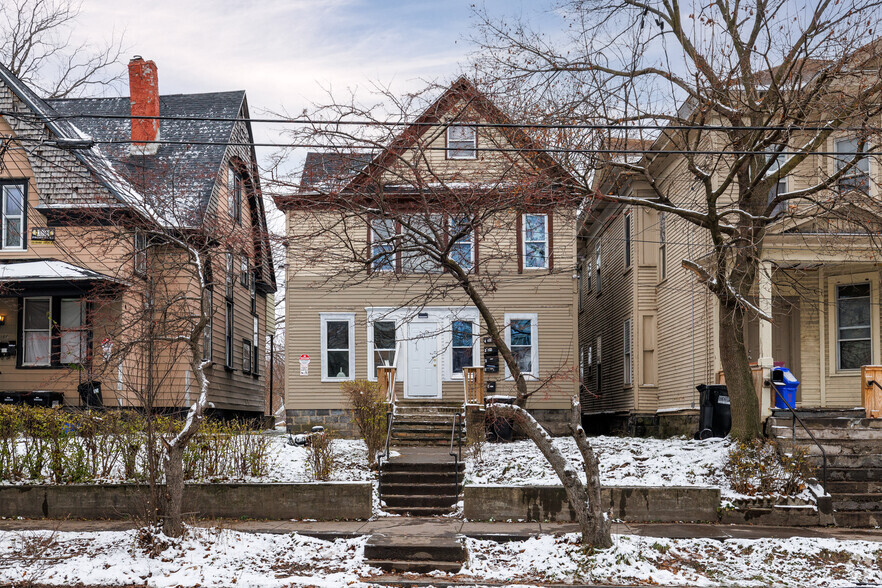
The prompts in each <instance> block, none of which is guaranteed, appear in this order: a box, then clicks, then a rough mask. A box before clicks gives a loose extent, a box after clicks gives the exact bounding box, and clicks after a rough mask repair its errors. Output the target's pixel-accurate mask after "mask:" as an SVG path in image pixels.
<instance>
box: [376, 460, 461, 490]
mask: <svg viewBox="0 0 882 588" xmlns="http://www.w3.org/2000/svg"><path fill="white" fill-rule="evenodd" d="M452 469H453V468H452V467H451V471H450V472H446V473H445V472H387V471H385V470H386V466H385V465H384V466H383V472H382V474H380V478H381V483H382V484H383V486H384V487H385V486H391V485H395V484H406V485H408V486H422V485H427V486H443V485H445V484H446V485H449V486H451V487H452V486H453V484H454V483H455V482H459V483H460V484H461V483H462V479H463V474H462V473H460V474H458V475H457V476H456V477H455V478H454V475H453V471H452ZM393 487H394V486H393ZM392 489H393V488H390V489H389V490H390V492H391V491H392ZM384 491H385V490H384Z"/></svg>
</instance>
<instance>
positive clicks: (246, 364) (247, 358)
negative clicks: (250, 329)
mask: <svg viewBox="0 0 882 588" xmlns="http://www.w3.org/2000/svg"><path fill="white" fill-rule="evenodd" d="M242 373H243V374H250V373H251V340H250V339H242Z"/></svg>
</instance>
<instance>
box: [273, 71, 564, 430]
mask: <svg viewBox="0 0 882 588" xmlns="http://www.w3.org/2000/svg"><path fill="white" fill-rule="evenodd" d="M463 122H469V123H477V124H483V123H492V124H498V125H499V126H498V127H481V126H477V127H475V126H466V125H463ZM457 123H459V124H457ZM506 123H509V124H510V120H509V119H508V118H507V117H506V116H505V115H504V114H503V113H502V112H501V111H500V110H499V109H498V108H497V107H496V106H494V105H493V104H492V103H491V102H490V101H489V100H488V99H487V98H486V97H485V96H484V95H482V94H481V93H480V92H479V91H478V90H476V89H475V87H474V86H473V85H472V84H471V82H469V81H468V80H467V79H465V78H460V79H459V80H457V81H456V82H455V83H454V84H453V85H452V86H450V88H449V89H447V90H446V91H445V92H443V94H442V95H441V96H440V97H439V98H438V99H437V101H435V102H434V103H433V104H432V105H431V106H429V108H427V109H426V110H425V112H424V113H423V114H422V116H420V117H418V118H417V119H415V121H414V123H413V125H412V126H406V127H405V128H404V129H402V130H401V131H400V133H399V134H398V135H397V138H396V139H394V140H393V141H392V142H391V144H390V146H389V147H387V148H385V149H381V150H379V151H378V152H375V153H371V154H365V153H356V154H351V153H349V154H344V153H310V154H309V155H308V157H307V159H306V163H305V169H304V173H303V177H302V189H301V191H300V192H299V193H297V194H292V195H290V196H284V197H276V203H277V205H278V206H279V208H280V209H282V210H284V211H285V212H286V215H287V226H288V228H287V235H288V240H289V251H288V260H287V268H288V269H287V277H286V286H285V287H286V289H287V292H286V304H287V308H286V316H287V321H286V336H285V341H286V356H287V357H288V358H289V361H288V369H287V382H286V386H285V395H286V397H285V408H286V411H287V426H288V430H289V431H301V430H304V429H307V428H308V427H310V426H312V425H328V426H330V427H332V428H333V429H335V430H337V431H338V432H341V433H344V434H351V432H352V429H351V427H352V425H351V422H350V421H351V414H350V413H349V411H348V407H347V402H346V400H345V398H344V396H343V394H342V393H341V391H340V387H341V384H342V383H344V382H347V381H351V380H355V379H369V380H376V378H377V374H376V367H377V366H378V365H380V364H381V363H395V364H396V367H397V381H398V384H397V387H398V395H399V396H398V398H399V399H400V400H401V401H403V402H405V403H409V404H424V405H428V406H432V405H439V404H447V405H454V406H455V405H459V406H462V403H463V400H464V389H463V368H464V367H468V366H482V365H483V364H484V362H485V360H484V359H483V358H484V352H485V348H486V347H487V344H486V342H484V341H483V338H484V336H486V328H487V325H486V324H485V321H484V320H483V319H482V318H481V315H480V313H479V311H478V308H476V306H475V304H473V303H472V301H470V300H469V298H467V297H466V296H465V294H464V293H463V290H462V289H461V288H460V287H459V286H455V287H451V286H450V284H452V283H453V282H452V281H451V280H449V279H447V278H448V277H449V274H444V273H442V272H441V271H440V270H437V269H436V268H435V266H433V264H432V262H431V261H429V260H428V259H427V258H425V257H422V254H421V253H419V252H418V247H417V245H418V243H416V242H415V241H414V242H413V244H414V249H413V251H414V252H413V253H408V252H404V253H401V252H399V253H395V254H392V255H389V256H384V255H383V251H384V249H383V247H385V246H387V244H388V243H391V242H407V240H408V239H412V238H414V236H413V235H409V234H408V230H407V229H404V228H402V227H401V223H400V222H397V223H396V222H394V221H392V222H390V220H389V219H390V218H393V217H394V214H396V213H397V212H400V211H401V210H404V211H408V210H413V211H414V214H424V215H426V217H427V218H428V220H427V221H426V222H427V225H426V226H427V228H426V230H427V231H428V230H441V231H442V232H444V231H447V230H448V229H450V230H451V231H453V227H455V226H456V222H457V221H455V220H454V219H456V217H457V214H462V213H461V212H458V211H459V210H461V209H459V208H457V204H456V203H457V202H459V201H460V200H463V201H465V200H468V201H469V202H471V204H470V205H469V206H471V208H469V210H470V213H469V214H472V215H477V216H481V212H482V211H480V207H481V204H480V201H478V204H475V199H474V198H473V197H474V196H475V195H476V193H477V192H476V191H480V190H483V192H481V193H480V194H481V195H482V197H486V199H487V200H486V203H487V209H486V211H490V210H492V213H490V212H487V215H486V217H485V218H484V219H483V220H482V222H481V223H480V225H479V226H477V228H475V229H474V230H473V232H472V229H467V231H468V234H466V235H464V236H463V238H462V239H461V240H459V239H454V241H455V244H456V250H457V253H456V255H458V256H459V260H460V262H461V265H462V267H463V268H464V269H465V270H466V271H467V272H470V273H471V274H472V275H474V276H478V277H479V278H480V279H481V280H485V281H486V282H485V283H486V284H488V285H489V286H491V287H490V288H488V291H487V294H486V297H485V298H484V300H485V301H486V304H487V306H488V307H489V309H490V310H491V311H492V315H493V317H494V318H495V320H496V321H497V322H498V323H499V324H502V325H503V326H504V328H505V340H506V342H507V343H508V344H509V345H510V346H511V347H512V349H513V352H514V353H515V354H516V356H517V357H518V361H519V366H520V367H521V369H522V370H523V372H524V373H525V374H526V379H527V384H528V389H529V390H530V391H533V390H536V389H539V392H538V393H536V394H534V395H533V396H532V397H531V398H530V400H529V402H528V404H527V408H528V409H529V410H530V411H531V412H532V413H533V414H534V415H535V416H536V417H537V418H538V419H539V420H540V422H543V423H545V424H546V425H547V426H549V427H550V428H551V430H552V431H554V432H562V431H563V430H564V428H565V425H564V424H563V423H564V422H565V419H566V418H567V415H568V412H569V406H570V398H571V396H572V395H573V394H576V393H577V391H578V388H577V385H578V377H577V375H576V373H577V369H578V364H577V357H576V348H577V336H576V298H575V293H576V290H575V285H576V281H575V279H574V273H573V271H574V268H575V259H576V249H575V246H576V243H575V237H576V230H575V227H576V225H575V221H576V209H577V206H576V205H575V204H574V203H573V201H570V200H566V199H564V200H561V201H560V202H565V204H561V205H559V206H556V205H555V204H554V201H551V200H548V199H547V198H546V197H545V196H543V193H542V192H541V191H539V190H534V191H531V190H529V189H525V188H524V186H525V184H524V183H523V181H522V178H523V177H525V176H531V177H533V178H534V181H533V184H532V185H537V184H539V183H541V181H540V180H541V179H543V178H545V179H548V182H549V184H552V183H553V184H555V185H558V186H560V185H565V184H566V178H569V176H568V175H567V173H566V172H565V171H564V170H563V169H562V168H560V166H559V165H557V164H556V163H555V162H554V161H553V160H552V159H551V158H550V157H548V155H546V154H544V153H541V152H540V151H538V150H537V149H536V147H535V144H534V143H532V142H531V141H530V139H529V138H528V137H527V136H526V135H525V134H524V133H523V132H521V131H520V130H515V129H513V128H511V127H510V126H506ZM401 161H408V162H413V167H412V168H411V169H409V170H407V172H406V173H405V172H402V171H401V170H398V169H396V162H401ZM414 176H418V177H419V178H421V179H414ZM536 178H538V179H536ZM518 189H523V190H524V192H523V193H517V192H515V190H518ZM441 192H443V195H441ZM378 195H384V196H385V197H386V198H388V202H389V205H388V208H387V209H386V210H387V212H388V211H391V212H389V215H390V216H386V217H383V216H382V215H381V216H380V217H379V218H370V217H365V218H363V219H361V220H353V218H351V217H350V218H348V219H347V221H346V222H345V223H339V224H338V225H336V226H337V227H338V228H339V230H340V231H341V232H342V231H346V233H347V235H346V239H348V240H345V241H344V237H343V236H341V235H335V236H334V237H333V238H332V237H331V236H329V235H316V237H315V238H313V237H312V236H311V233H310V231H311V227H316V226H319V225H325V226H328V227H332V228H333V227H335V223H336V221H335V219H338V218H341V217H340V215H341V214H343V215H344V216H345V214H346V213H340V212H339V210H338V209H346V210H351V209H352V208H351V207H349V204H350V203H351V202H353V201H355V200H357V199H359V198H361V197H365V198H368V197H370V198H374V199H376V200H375V201H377V202H381V200H379V199H378V198H379V197H378ZM442 196H443V197H442ZM460 197H461V198H460ZM506 199H510V200H506ZM441 200H443V201H446V202H448V203H453V204H450V205H448V206H447V207H445V206H444V205H441V204H438V202H439V201H441ZM500 201H503V202H512V203H513V204H512V206H511V207H509V208H499V209H492V208H491V206H492V204H491V203H494V202H495V203H498V202H500ZM427 202H428V204H426V203H427ZM531 202H532V203H533V205H532V206H531V204H530V203H531ZM317 203H322V204H321V205H319V204H317ZM338 204H339V206H338ZM408 206H410V207H412V208H407V207H408ZM421 206H422V208H421ZM322 207H324V208H322ZM396 207H400V209H396ZM402 214H410V213H408V212H404V213H402ZM352 216H354V215H352ZM398 218H399V219H401V218H402V217H401V216H399V217H398ZM436 219H437V220H436ZM433 222H434V223H435V224H434V225H433V227H434V229H430V228H429V227H428V225H430V224H432V223H433ZM448 223H449V224H448ZM344 225H345V226H344ZM439 227H440V229H439ZM413 232H418V231H417V230H416V229H414V231H413ZM323 239H324V240H323ZM324 243H327V248H326V250H323V248H324V247H325V246H324V245H323V244H324ZM341 247H342V248H343V249H344V250H346V249H347V247H351V248H352V249H351V251H349V253H350V254H351V255H350V257H351V258H352V259H353V260H359V259H360V260H362V261H360V262H359V261H356V262H355V269H354V270H352V271H350V272H348V273H345V274H344V273H343V272H342V270H340V266H336V265H334V263H330V262H328V261H327V260H328V259H329V258H330V257H331V255H332V253H333V251H334V250H338V249H340V248H341ZM344 253H346V251H344ZM372 255H373V257H371V256H372ZM344 257H345V255H344V256H340V257H338V258H336V262H340V260H342V259H343V258H344ZM368 258H370V259H372V261H370V262H368V263H365V262H364V261H363V260H364V259H368ZM341 263H342V262H341ZM359 263H361V265H358V264H359ZM343 265H345V264H343ZM336 272H339V273H336ZM396 350H397V358H396ZM488 351H489V350H488ZM302 355H308V356H309V358H310V363H309V365H308V367H307V368H306V369H305V370H304V371H303V373H302V372H301V367H300V365H299V364H298V361H297V360H298V358H299V357H300V356H302ZM499 365H500V368H499V371H498V372H494V371H487V372H486V379H487V381H488V382H490V381H492V382H494V383H495V385H496V388H495V393H496V394H513V393H514V385H513V382H512V380H511V378H510V377H509V376H508V374H507V373H506V371H507V370H506V368H505V364H504V362H503V361H502V360H501V358H500V360H499Z"/></svg>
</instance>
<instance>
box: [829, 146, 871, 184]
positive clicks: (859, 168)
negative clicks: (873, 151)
mask: <svg viewBox="0 0 882 588" xmlns="http://www.w3.org/2000/svg"><path fill="white" fill-rule="evenodd" d="M859 144H860V141H859V140H858V139H857V138H856V137H852V138H850V139H840V140H839V141H836V142H835V143H834V145H835V147H836V171H837V172H838V171H840V170H841V169H843V168H844V167H846V166H848V165H849V164H851V162H852V161H853V160H854V159H855V156H857V155H858V146H859ZM839 189H840V190H841V191H842V192H850V191H852V190H856V191H858V192H863V193H864V194H867V193H869V189H870V160H869V159H867V157H866V156H864V157H861V158H860V159H858V160H857V161H856V162H855V164H854V165H853V166H852V167H851V168H849V170H848V171H846V172H845V173H844V174H843V175H842V177H840V178H839Z"/></svg>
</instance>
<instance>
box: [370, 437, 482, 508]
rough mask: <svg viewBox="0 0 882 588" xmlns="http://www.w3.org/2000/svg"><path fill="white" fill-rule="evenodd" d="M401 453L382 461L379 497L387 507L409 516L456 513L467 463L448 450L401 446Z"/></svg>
mask: <svg viewBox="0 0 882 588" xmlns="http://www.w3.org/2000/svg"><path fill="white" fill-rule="evenodd" d="M399 451H400V455H399V456H397V457H395V458H392V459H391V460H390V461H388V462H386V463H383V464H382V466H381V470H380V500H381V501H382V502H383V503H384V504H385V507H384V510H386V511H387V512H390V513H395V514H402V515H407V516H437V515H443V514H448V513H451V512H454V510H455V509H456V505H457V502H458V501H459V495H460V492H461V491H462V482H463V479H464V477H465V463H464V462H462V461H455V460H454V459H453V458H452V457H451V456H450V455H449V454H448V452H447V451H446V450H445V449H442V448H438V449H436V448H432V447H414V448H408V447H402V448H399Z"/></svg>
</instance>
